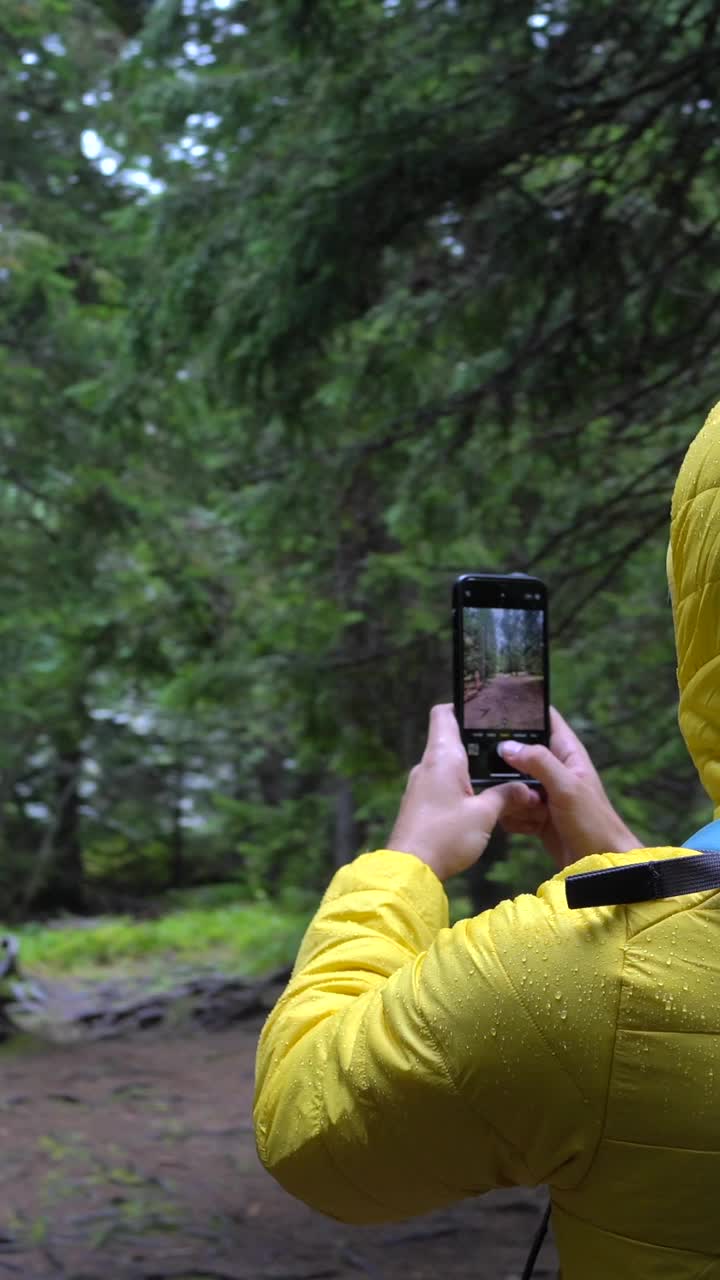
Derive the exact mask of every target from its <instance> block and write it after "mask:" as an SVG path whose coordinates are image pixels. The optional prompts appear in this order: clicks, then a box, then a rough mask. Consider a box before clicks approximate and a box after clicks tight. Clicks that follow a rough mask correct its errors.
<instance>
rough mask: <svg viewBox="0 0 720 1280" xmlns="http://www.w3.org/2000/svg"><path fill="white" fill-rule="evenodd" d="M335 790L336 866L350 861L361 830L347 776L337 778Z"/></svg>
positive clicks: (334, 843)
mask: <svg viewBox="0 0 720 1280" xmlns="http://www.w3.org/2000/svg"><path fill="white" fill-rule="evenodd" d="M333 792H334V796H335V838H334V841H333V853H334V862H335V866H336V867H342V866H344V864H345V863H346V862H350V861H351V860H352V859H353V858H354V857H355V854H356V853H357V851H358V842H359V839H358V837H359V832H358V826H357V822H356V820H355V798H354V796H353V790H352V785H351V783H350V782H349V781H348V779H347V778H336V779H335V781H334V786H333Z"/></svg>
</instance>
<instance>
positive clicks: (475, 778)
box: [453, 575, 549, 787]
mask: <svg viewBox="0 0 720 1280" xmlns="http://www.w3.org/2000/svg"><path fill="white" fill-rule="evenodd" d="M453 606H454V616H455V713H456V716H457V719H458V724H459V726H460V732H461V735H462V738H463V742H464V744H465V749H466V751H467V753H468V762H469V766H470V777H471V780H472V782H473V785H474V786H476V787H479V786H491V785H493V784H496V783H500V782H507V781H510V780H512V779H514V778H518V777H524V775H522V774H520V773H518V771H517V770H515V769H512V768H511V767H510V766H509V765H508V764H506V762H505V761H504V760H503V759H502V756H500V755H499V754H498V750H497V748H498V744H499V743H500V742H501V741H502V740H503V738H514V739H515V740H516V741H518V742H528V743H531V742H542V743H545V744H547V742H548V739H549V690H548V659H547V592H546V589H545V587H544V584H543V583H542V582H540V580H539V579H537V578H528V577H525V576H522V575H518V576H517V577H514V576H512V577H499V576H494V575H466V576H464V577H462V578H460V579H458V581H457V582H456V584H455V589H454V593H453Z"/></svg>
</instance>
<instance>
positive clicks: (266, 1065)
mask: <svg viewBox="0 0 720 1280" xmlns="http://www.w3.org/2000/svg"><path fill="white" fill-rule="evenodd" d="M668 569H669V580H670V587H671V598H672V602H673V616H674V625H675V634H676V647H677V656H678V684H679V691H680V702H679V720H680V726H681V729H682V732H683V734H684V737H685V740H686V743H687V746H688V748H689V750H690V753H691V755H692V757H693V759H694V762H695V764H696V766H697V768H698V771H699V774H700V778H701V780H702V782H703V784H704V786H705V789H706V790H707V792H708V794H709V796H710V797H711V799H712V801H713V803H714V805H715V816H716V818H717V817H720V694H719V693H718V672H720V406H717V407H716V409H715V410H714V411H713V413H711V415H710V417H709V418H708V420H707V422H706V424H705V426H704V428H703V429H702V431H701V432H700V433H699V435H698V436H697V437H696V439H695V440H694V441H693V443H692V444H691V446H690V448H689V450H688V452H687V454H686V457H685V460H684V462H683V465H682V467H681V470H680V474H679V476H678V479H677V482H676V486H675V492H674V495H673V504H672V514H671V530H670V547H669V553H668ZM648 749H649V750H651V749H652V744H649V745H648ZM505 751H506V754H507V756H508V758H509V759H510V758H511V759H512V762H513V764H515V765H517V767H518V768H519V769H520V770H521V771H522V772H524V773H527V774H529V775H530V776H533V777H535V778H537V779H538V780H540V781H541V782H542V784H543V786H544V789H545V793H546V797H545V798H544V799H543V798H540V797H538V796H537V795H536V794H535V793H534V792H533V791H532V790H531V789H530V788H528V787H525V786H524V785H523V784H522V783H521V782H514V783H511V784H508V785H504V786H499V787H496V788H491V789H490V790H488V791H486V792H484V793H483V794H481V795H479V796H474V795H473V794H472V791H471V788H470V785H469V780H468V774H467V765H466V760H465V755H464V752H463V749H462V745H461V742H460V738H459V734H458V730H457V725H456V723H455V720H454V716H453V714H452V710H451V708H450V707H447V706H440V707H436V708H434V709H433V712H432V715H431V722H430V730H429V736H428V741H427V746H426V749H425V753H424V755H423V758H422V761H421V763H420V764H419V765H418V766H417V767H416V768H415V769H414V770H413V771H412V773H411V775H410V778H409V782H408V785H407V790H406V792H405V795H404V798H403V801H402V805H401V807H400V811H399V814H398V816H397V821H396V823H395V826H394V829H393V832H392V835H391V836H390V839H389V841H388V848H387V849H385V850H378V851H375V852H372V853H366V854H362V855H361V856H360V857H358V858H356V859H355V861H353V862H352V863H350V864H349V865H347V866H345V867H343V868H341V869H340V870H339V871H338V872H337V874H336V875H335V876H334V878H333V880H332V882H331V884H330V886H329V888H328V890H327V892H326V894H325V896H324V898H323V900H322V903H321V905H320V907H319V910H318V912H317V914H316V916H315V918H314V920H313V922H312V923H311V925H310V927H309V929H308V931H307V933H306V935H305V938H304V941H303V943H302V946H301V948H300V952H299V955H298V958H297V963H296V965H295V969H294V972H293V975H292V978H291V980H290V983H289V985H288V987H287V989H286V991H285V992H284V994H283V995H282V996H281V998H280V1000H279V1002H278V1004H277V1005H276V1007H275V1008H274V1010H273V1011H272V1013H271V1014H270V1016H269V1018H268V1020H267V1023H266V1025H265V1027H264V1029H263V1031H262V1035H261V1038H260V1042H259V1047H258V1055H257V1076H256V1094H255V1111H254V1116H255V1129H256V1140H257V1146H258V1151H259V1154H260V1157H261V1159H262V1161H263V1163H264V1164H265V1166H266V1167H267V1169H269V1170H270V1172H271V1173H272V1174H273V1175H274V1177H275V1178H276V1179H278V1181H279V1182H280V1183H281V1184H282V1185H283V1186H284V1187H285V1188H286V1189H287V1190H289V1191H290V1192H292V1193H293V1194H294V1195H295V1196H297V1197H299V1198H300V1199H302V1200H304V1201H306V1203H308V1204H309V1205H311V1206H313V1207H314V1208H315V1209H318V1210H320V1211H321V1212H323V1213H325V1214H329V1215H331V1216H332V1217H334V1218H336V1219H340V1220H341V1221H343V1222H348V1223H378V1222H386V1221H392V1220H398V1219H402V1218H406V1217H410V1216H413V1215H416V1214H420V1213H423V1212H426V1211H430V1210H433V1209H437V1208H439V1207H441V1206H445V1205H448V1204H450V1203H452V1202H454V1201H457V1200H459V1199H461V1198H463V1197H468V1196H476V1195H479V1194H481V1193H483V1192H485V1191H487V1190H490V1189H491V1188H497V1187H507V1186H511V1185H529V1186H534V1185H538V1184H548V1185H549V1187H550V1192H551V1199H552V1217H553V1227H554V1234H555V1239H556V1243H557V1247H558V1252H559V1256H560V1262H561V1271H562V1276H563V1280H608V1278H609V1277H615V1278H616V1280H624V1278H626V1277H627V1278H630V1277H632V1278H633V1280H661V1277H662V1278H663V1280H669V1278H670V1277H672V1280H690V1277H694V1278H696V1280H700V1277H702V1278H703V1280H718V1278H720V1225H718V1217H717V1207H716V1188H717V1182H716V1178H717V1177H718V1174H720V1061H719V1060H718V1057H719V1050H720V893H718V892H717V891H707V892H696V893H689V894H684V895H683V896H680V897H675V898H661V899H652V900H649V901H642V902H636V903H631V904H627V903H625V904H619V905H607V906H600V907H586V908H581V909H578V910H571V909H570V908H569V907H568V903H567V900H566V881H567V878H568V876H569V875H570V874H572V875H575V874H578V873H585V872H589V871H595V870H603V869H605V868H611V867H616V866H622V865H625V864H631V863H639V862H643V861H645V860H648V859H652V860H658V861H662V860H666V859H667V860H669V859H678V858H681V859H686V858H691V857H692V858H697V857H698V856H699V855H698V854H697V853H696V852H694V851H695V850H697V849H700V850H704V849H705V848H707V841H708V839H711V838H712V836H713V827H712V826H711V827H710V828H707V829H704V830H703V832H702V833H699V836H697V837H691V839H690V841H689V842H688V843H689V844H691V845H692V847H688V846H687V845H686V846H683V847H682V848H674V847H668V846H660V847H657V848H653V849H647V848H639V847H638V844H639V842H638V840H637V838H636V837H635V836H634V835H633V833H632V832H631V831H629V830H628V828H627V827H626V826H625V825H624V823H623V822H622V820H621V819H620V817H619V816H618V814H617V813H616V812H615V810H614V809H613V808H612V806H611V804H610V802H609V800H608V798H607V796H606V794H605V792H604V790H603V787H602V784H601V782H600V779H599V777H598V775H597V773H596V771H595V769H594V767H593V765H592V762H591V760H590V758H589V756H588V754H587V752H586V751H585V749H584V747H583V746H582V744H581V743H580V741H579V740H578V738H577V737H576V736H575V734H574V733H573V732H572V730H571V729H570V727H569V726H568V725H567V724H566V723H565V721H564V720H563V719H562V717H561V716H560V715H559V713H558V712H557V711H553V713H552V736H551V739H550V747H549V749H548V748H544V747H542V746H530V745H525V746H519V745H516V746H515V749H514V750H513V747H511V746H509V745H507V746H506V748H505ZM497 822H500V823H502V824H503V825H504V826H505V827H506V828H507V829H508V830H510V831H522V832H536V833H537V834H538V835H539V837H540V838H541V839H542V840H543V842H544V844H545V847H546V848H547V849H548V850H549V852H550V853H551V854H552V856H553V858H554V859H555V862H556V864H557V866H558V873H557V874H556V875H555V876H554V877H553V878H552V879H551V880H549V881H548V882H547V883H545V884H543V885H541V887H540V888H539V889H538V891H537V894H535V895H530V894H523V895H520V896H519V897H517V898H515V899H514V900H508V901H505V902H502V903H501V904H500V905H499V906H497V907H494V908H493V909H492V910H490V911H486V912H484V913H482V914H481V915H479V916H476V917H474V918H472V919H467V920H462V921H460V922H459V923H458V924H456V925H455V926H454V928H452V929H449V928H448V927H447V925H448V905H447V899H446V896H445V892H444V889H443V882H444V881H445V880H446V879H447V878H448V877H449V876H451V875H455V874H456V873H458V872H460V871H462V870H463V869H464V868H466V867H468V866H469V865H471V864H472V863H473V861H474V860H475V859H476V858H478V857H479V856H480V855H481V854H482V852H483V849H484V847H485V845H486V843H487V840H488V837H489V835H490V833H491V831H492V829H493V826H494V825H495V823H497ZM717 826H718V827H720V823H718V824H717ZM701 837H702V838H701ZM718 847H720V844H719V845H718Z"/></svg>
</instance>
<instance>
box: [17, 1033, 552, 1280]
mask: <svg viewBox="0 0 720 1280" xmlns="http://www.w3.org/2000/svg"><path fill="white" fill-rule="evenodd" d="M261 1025H262V1015H257V1016H255V1017H253V1018H252V1019H248V1020H246V1021H243V1022H242V1023H236V1024H235V1025H233V1026H232V1027H230V1028H229V1029H226V1030H223V1031H214V1032H207V1031H202V1030H197V1029H192V1030H191V1029H187V1030H186V1029H184V1028H179V1027H177V1026H173V1027H169V1028H167V1029H166V1030H158V1029H156V1028H155V1029H153V1030H148V1031H144V1032H137V1033H135V1034H134V1035H131V1036H126V1037H123V1038H115V1039H105V1040H95V1041H91V1042H83V1043H74V1044H57V1043H56V1044H53V1043H48V1042H46V1041H40V1040H36V1039H34V1038H32V1037H30V1036H23V1037H20V1038H19V1039H18V1040H17V1041H11V1042H9V1043H8V1044H5V1045H3V1046H1V1047H0V1143H1V1145H2V1152H3V1159H2V1166H1V1168H0V1205H1V1206H2V1208H1V1211H0V1280H3V1278H4V1277H10V1278H11V1280H12V1277H14V1276H18V1277H22V1280H315V1278H316V1277H317V1280H320V1278H321V1277H327V1278H328V1280H330V1278H331V1277H332V1278H333V1280H362V1277H368V1278H369V1280H401V1278H402V1280H430V1278H431V1277H432V1278H433V1280H435V1278H436V1277H447V1278H448V1280H471V1278H472V1280H519V1277H520V1276H521V1274H522V1268H523V1264H524V1260H525V1257H526V1255H527V1251H528V1248H529V1246H530V1242H531V1240H532V1238H533V1236H534V1233H535V1230H536V1226H537V1223H538V1221H539V1217H540V1214H541V1211H542V1205H543V1202H544V1193H543V1192H540V1191H525V1190H518V1191H507V1192H497V1193H492V1194H491V1195H489V1196H486V1197H482V1198H480V1199H478V1200H471V1201H465V1202H464V1203H462V1204H459V1205H457V1206H455V1207H454V1208H452V1209H450V1210H444V1211H441V1212H438V1213H436V1214H433V1215H430V1216H427V1217H424V1218H421V1219H415V1220H413V1221H411V1222H407V1223H402V1224H397V1225H393V1226H385V1227H372V1228H370V1227H362V1228H361V1227H347V1226H343V1225H341V1224H339V1223H336V1222H333V1221H330V1220H329V1219H326V1218H323V1217H322V1216H320V1215H319V1214H317V1213H314V1212H313V1211H311V1210H310V1209H308V1208H307V1207H306V1206H304V1205H302V1204H300V1203H299V1202H297V1201H295V1200H293V1199H292V1198H291V1197H290V1196H288V1195H286V1194H285V1192H283V1191H282V1190H281V1189H280V1188H279V1187H278V1186H277V1185H276V1184H275V1183H274V1181H273V1180H272V1179H271V1178H270V1177H269V1176H268V1175H267V1174H266V1173H265V1171H264V1170H263V1169H262V1167H261V1166H260V1164H259V1162H258V1159H257V1155H256V1153H255V1145H254V1140H253V1133H252V1124H251V1103H252V1082H253V1068H254V1055H255V1046H256V1043H257V1036H258V1033H259V1030H260V1026H261ZM556 1265H557V1264H556V1260H555V1253H554V1249H553V1246H552V1243H551V1242H547V1243H546V1244H545V1245H544V1246H543V1250H542V1252H541V1254H540V1258H539V1260H538V1264H537V1267H536V1271H535V1277H537V1278H538V1280H539V1278H540V1277H546V1278H547V1277H550V1276H555V1274H556Z"/></svg>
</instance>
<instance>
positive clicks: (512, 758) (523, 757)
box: [497, 738, 573, 800]
mask: <svg viewBox="0 0 720 1280" xmlns="http://www.w3.org/2000/svg"><path fill="white" fill-rule="evenodd" d="M497 750H498V755H500V756H502V758H503V760H505V761H506V762H507V764H509V765H512V767H513V769H517V770H518V771H519V772H520V773H528V774H529V775H530V777H531V778H535V779H536V780H537V781H538V782H541V783H542V785H543V786H544V788H545V790H546V792H547V795H548V797H549V798H551V799H553V800H558V799H561V798H562V797H563V796H565V795H567V794H568V792H569V791H570V788H571V783H572V777H573V775H572V774H571V772H570V770H569V769H566V768H565V765H564V764H561V763H560V761H559V760H558V759H557V757H556V756H554V755H553V753H552V751H550V750H549V748H548V747H543V746H541V745H540V743H525V742H514V741H513V740H512V739H511V738H508V739H506V740H505V741H504V742H500V743H498V748H497Z"/></svg>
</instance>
